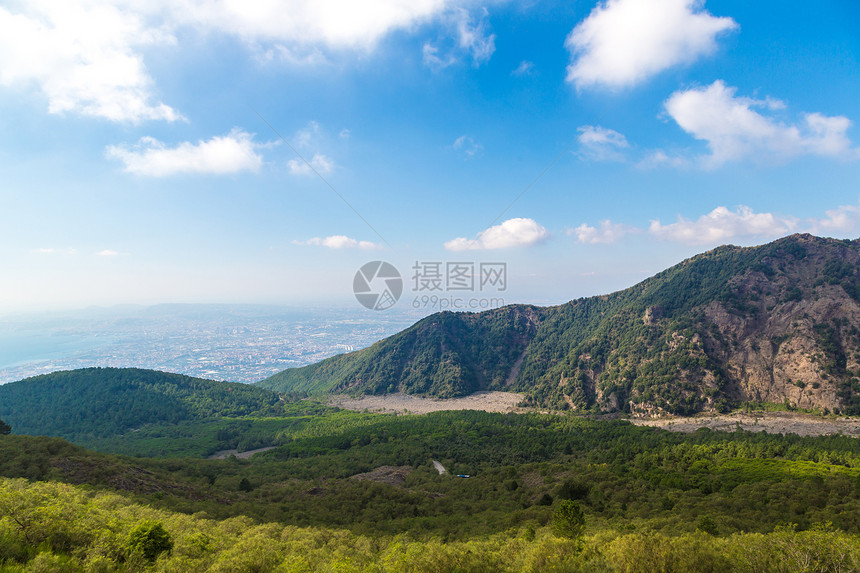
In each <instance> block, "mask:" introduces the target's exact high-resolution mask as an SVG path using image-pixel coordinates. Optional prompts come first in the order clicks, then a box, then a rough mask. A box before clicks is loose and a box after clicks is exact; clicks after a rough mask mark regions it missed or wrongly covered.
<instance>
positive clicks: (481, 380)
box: [0, 235, 860, 414]
mask: <svg viewBox="0 0 860 573" xmlns="http://www.w3.org/2000/svg"><path fill="white" fill-rule="evenodd" d="M858 269H860V240H854V241H849V240H835V239H825V238H819V237H814V236H811V235H792V236H790V237H785V238H783V239H779V240H777V241H774V242H772V243H769V244H766V245H761V246H757V247H735V246H723V247H718V248H716V249H714V250H712V251H708V252H706V253H703V254H701V255H697V256H695V257H693V258H691V259H688V260H685V261H683V262H681V263H680V264H678V265H675V266H674V267H671V268H669V269H667V270H665V271H663V272H661V273H658V274H657V275H655V276H653V277H651V278H649V279H646V280H644V281H642V282H641V283H639V284H637V285H635V286H633V287H630V288H628V289H626V290H622V291H619V292H615V293H612V294H609V295H604V296H596V297H589V298H581V299H578V300H574V301H571V302H569V303H567V304H564V305H560V306H555V307H546V308H539V307H533V306H525V305H512V306H508V307H504V308H501V309H496V310H491V311H486V312H482V313H452V312H443V313H439V314H435V315H432V316H429V317H427V318H425V319H423V320H421V321H420V322H418V323H416V324H415V325H413V326H412V327H410V328H408V329H406V330H404V331H403V332H400V333H398V334H396V335H394V336H392V337H390V338H387V339H385V340H382V341H380V342H378V343H376V344H374V345H373V346H370V347H368V348H365V349H363V350H359V351H357V352H353V353H350V354H344V355H339V356H335V357H333V358H329V359H327V360H324V361H322V362H319V363H317V364H313V365H310V366H306V367H303V368H295V369H289V370H285V371H283V372H281V373H278V374H276V375H274V376H272V377H270V378H268V379H266V380H263V381H261V382H260V383H259V385H261V386H263V387H266V388H271V389H274V390H278V391H296V390H303V391H327V392H351V393H374V394H380V393H388V392H395V391H402V392H406V393H412V394H425V395H429V396H436V397H454V396H462V395H466V394H469V393H471V392H474V391H475V390H484V389H486V390H510V391H517V392H523V393H525V394H526V403H528V404H530V405H534V406H540V407H550V408H558V409H569V408H570V409H575V410H585V411H603V412H612V411H624V412H630V413H633V414H640V413H641V414H645V413H648V414H654V413H660V412H669V413H675V414H693V413H695V412H698V411H702V410H726V409H728V408H730V407H732V406H735V405H739V404H741V403H744V402H769V403H780V404H786V405H788V406H790V407H801V408H808V409H819V410H829V411H834V412H842V413H854V414H856V413H860V378H859V377H860V362H858V360H860V274H858ZM0 414H2V413H0Z"/></svg>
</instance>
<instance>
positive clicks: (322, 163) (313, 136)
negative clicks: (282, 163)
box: [287, 121, 349, 175]
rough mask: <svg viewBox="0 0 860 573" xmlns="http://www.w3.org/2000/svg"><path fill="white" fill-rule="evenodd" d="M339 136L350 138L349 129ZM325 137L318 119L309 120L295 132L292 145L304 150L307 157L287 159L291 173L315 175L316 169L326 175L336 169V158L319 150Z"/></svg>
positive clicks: (303, 154) (303, 155)
mask: <svg viewBox="0 0 860 573" xmlns="http://www.w3.org/2000/svg"><path fill="white" fill-rule="evenodd" d="M344 132H345V133H344ZM339 137H340V138H341V139H348V138H349V130H343V131H341V132H340V134H339ZM325 139H326V137H325V134H324V133H323V131H322V129H320V125H319V123H317V122H316V121H309V122H308V124H307V125H306V126H305V127H303V128H301V129H299V130H298V131H297V132H296V133H295V135H294V136H293V138H292V142H291V143H292V146H293V147H294V148H296V149H299V150H303V153H302V157H304V158H305V159H302V158H300V157H296V158H294V159H290V160H289V161H287V167H288V168H289V170H290V175H313V174H314V171H316V172H317V173H319V174H320V175H325V174H327V173H331V172H332V171H334V168H335V162H334V160H333V159H332V158H331V157H329V156H327V155H326V154H324V153H322V152H320V151H319V148H320V147H322V146H323V142H324V140H325ZM305 160H307V161H305ZM308 164H310V165H308Z"/></svg>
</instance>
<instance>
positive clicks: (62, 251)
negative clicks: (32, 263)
mask: <svg viewBox="0 0 860 573" xmlns="http://www.w3.org/2000/svg"><path fill="white" fill-rule="evenodd" d="M30 252H31V253H34V254H37V255H77V254H78V250H77V249H72V248H67V249H55V248H53V247H47V248H41V249H33V250H32V251H30Z"/></svg>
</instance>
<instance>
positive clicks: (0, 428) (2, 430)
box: [0, 420, 12, 436]
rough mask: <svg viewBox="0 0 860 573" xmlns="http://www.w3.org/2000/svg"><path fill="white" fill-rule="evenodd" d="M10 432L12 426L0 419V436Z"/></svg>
mask: <svg viewBox="0 0 860 573" xmlns="http://www.w3.org/2000/svg"><path fill="white" fill-rule="evenodd" d="M11 433H12V426H10V425H9V424H7V423H6V422H4V421H3V420H0V436H2V435H4V434H11Z"/></svg>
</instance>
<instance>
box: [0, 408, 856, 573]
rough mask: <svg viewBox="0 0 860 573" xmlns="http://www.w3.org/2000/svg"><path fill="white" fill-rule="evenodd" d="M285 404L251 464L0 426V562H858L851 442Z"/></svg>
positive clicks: (445, 566)
mask: <svg viewBox="0 0 860 573" xmlns="http://www.w3.org/2000/svg"><path fill="white" fill-rule="evenodd" d="M292 417H295V418H299V419H301V423H300V424H294V425H290V419H291V416H285V417H283V418H279V419H272V420H273V421H275V420H278V421H279V422H280V424H279V426H280V428H289V429H288V431H287V436H286V438H288V439H287V441H286V442H285V443H284V445H283V446H281V447H279V448H277V449H275V450H272V451H269V452H266V453H263V454H258V455H257V456H254V457H253V458H251V459H247V460H242V459H236V458H232V459H226V460H203V459H169V460H152V459H146V458H126V457H121V456H115V455H106V454H96V453H93V452H89V451H87V450H84V449H83V448H80V447H77V446H73V445H70V444H68V443H66V442H64V441H63V440H60V439H57V438H42V437H31V436H16V435H11V436H9V435H3V436H0V476H2V477H0V567H11V568H12V569H11V570H16V569H15V567H17V566H19V565H21V564H26V565H27V566H28V567H31V568H32V570H34V571H63V570H69V571H79V570H102V571H115V570H118V571H125V570H132V569H135V570H136V569H145V568H147V567H152V568H154V569H155V570H163V571H175V570H178V569H181V570H201V571H205V570H211V571H253V570H258V571H269V570H276V567H277V566H278V565H279V564H284V567H287V565H289V567H292V568H293V570H298V571H317V570H326V568H327V567H328V568H332V569H334V570H346V571H378V570H380V569H386V570H387V569H391V568H392V567H393V568H394V570H416V571H487V570H510V571H526V570H531V571H546V570H548V568H549V567H551V566H553V565H552V564H557V565H559V567H562V569H561V570H571V571H583V570H584V571H589V570H596V571H643V572H644V571H685V572H688V571H703V572H706V571H707V572H714V571H763V572H764V571H774V572H777V571H778V572H780V573H786V572H793V571H798V572H799V571H808V570H810V569H809V568H808V564H809V563H816V564H817V566H818V569H816V570H820V571H854V570H856V568H857V566H858V563H860V562H858V559H860V554H858V539H860V537H858V533H860V442H858V440H857V439H855V438H849V437H844V436H830V437H822V438H802V437H798V436H773V435H767V434H762V433H745V432H735V433H730V434H727V433H720V432H710V431H699V432H696V433H694V434H690V435H686V434H677V433H670V432H666V431H663V430H658V429H653V428H645V427H637V426H633V425H631V424H629V423H627V422H623V421H590V420H585V419H582V418H576V417H571V416H554V415H538V414H527V415H515V414H508V415H503V414H490V413H485V412H439V413H435V414H428V415H426V416H393V415H379V414H366V413H355V412H343V411H334V410H331V409H328V410H322V411H319V412H318V413H317V414H316V415H315V416H304V415H296V416H292ZM275 427H277V426H275V425H273V427H272V428H273V429H274V428H275ZM431 460H437V461H439V462H441V463H442V464H444V466H445V467H446V468H447V469H448V473H446V474H444V475H442V474H439V473H438V472H437V471H436V470H435V469H434V467H433V465H432V463H431ZM457 474H465V475H470V476H472V477H470V478H460V477H457ZM21 478H23V479H21ZM24 480H28V481H24ZM79 486H85V487H79ZM570 504H574V507H576V508H578V510H579V511H581V515H582V520H583V522H582V528H581V530H577V531H576V532H575V533H573V534H572V535H573V538H568V537H567V536H566V534H565V533H564V532H562V533H558V530H557V528H556V527H555V526H556V524H557V521H558V516H559V515H562V514H563V509H564V508H567V507H570V506H571V505H570ZM157 526H158V527H157ZM141 539H143V540H148V541H149V542H151V543H143V542H142V541H141ZM146 548H150V549H151V550H152V553H151V554H150V555H147V554H146ZM159 548H160V549H159ZM398 564H399V565H398ZM28 570H29V569H28ZM287 570H290V569H289V568H287Z"/></svg>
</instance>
